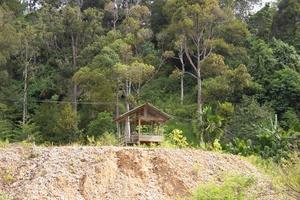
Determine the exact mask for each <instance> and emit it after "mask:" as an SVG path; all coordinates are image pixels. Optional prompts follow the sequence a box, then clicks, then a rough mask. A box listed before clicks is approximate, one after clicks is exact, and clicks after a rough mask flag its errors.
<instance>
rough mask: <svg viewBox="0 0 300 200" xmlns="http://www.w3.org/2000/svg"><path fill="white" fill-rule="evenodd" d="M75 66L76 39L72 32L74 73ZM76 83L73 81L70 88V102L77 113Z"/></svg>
mask: <svg viewBox="0 0 300 200" xmlns="http://www.w3.org/2000/svg"><path fill="white" fill-rule="evenodd" d="M76 68H77V46H76V41H75V38H74V36H73V34H72V69H73V72H74V73H75V71H76ZM77 90H78V89H77V84H76V83H75V82H73V89H72V103H73V109H74V111H75V113H77V104H78V103H77Z"/></svg>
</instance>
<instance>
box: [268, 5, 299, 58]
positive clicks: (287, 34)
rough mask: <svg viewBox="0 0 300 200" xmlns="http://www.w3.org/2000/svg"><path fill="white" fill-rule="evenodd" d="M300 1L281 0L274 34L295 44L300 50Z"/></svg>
mask: <svg viewBox="0 0 300 200" xmlns="http://www.w3.org/2000/svg"><path fill="white" fill-rule="evenodd" d="M299 18H300V2H299V1H298V0H281V1H280V3H279V4H278V11H277V12H276V13H275V16H274V20H273V25H272V28H273V35H274V36H275V37H276V38H279V39H281V40H283V41H284V42H287V43H289V44H290V45H294V46H295V48H296V49H297V51H298V53H299V52H300V22H299Z"/></svg>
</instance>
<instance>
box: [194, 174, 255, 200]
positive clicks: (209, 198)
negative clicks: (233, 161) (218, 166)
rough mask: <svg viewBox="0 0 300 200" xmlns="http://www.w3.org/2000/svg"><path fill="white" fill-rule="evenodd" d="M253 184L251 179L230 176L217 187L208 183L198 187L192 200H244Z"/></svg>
mask: <svg viewBox="0 0 300 200" xmlns="http://www.w3.org/2000/svg"><path fill="white" fill-rule="evenodd" d="M253 183H254V178H253V177H248V176H230V177H227V178H226V179H225V181H224V182H223V183H222V184H220V185H217V184H215V183H208V184H204V185H200V186H199V187H198V188H197V189H196V191H195V192H194V193H193V194H192V198H191V199H192V200H214V199H215V200H217V199H228V200H242V199H245V196H246V195H245V192H246V190H247V188H248V187H249V186H251V185H252V184H253Z"/></svg>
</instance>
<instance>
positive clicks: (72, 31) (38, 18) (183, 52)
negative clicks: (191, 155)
mask: <svg viewBox="0 0 300 200" xmlns="http://www.w3.org/2000/svg"><path fill="white" fill-rule="evenodd" d="M26 2H27V3H26ZM28 2H29V3H28ZM260 2H261V1H259V0H252V1H245V0H221V1H219V0H157V1H150V0H130V1H129V0H101V1H95V0H86V1H77V0H66V1H61V0H55V1H50V0H35V1H18V0H0V27H1V28H0V78H1V82H0V140H6V139H7V140H10V141H12V142H14V141H21V140H29V141H35V142H37V143H48V142H50V143H55V144H66V143H70V142H83V143H84V142H86V141H87V138H89V137H90V136H93V137H101V135H102V134H104V133H105V134H107V133H108V132H110V133H112V134H114V133H115V132H116V130H118V128H119V127H118V125H117V126H115V122H114V121H113V118H114V117H115V116H118V115H120V114H121V113H123V112H125V111H129V110H130V109H132V108H133V107H135V106H137V105H140V104H141V103H143V102H151V103H153V104H155V105H157V106H158V107H160V108H161V109H162V110H164V111H166V112H168V113H169V114H170V115H172V117H173V118H172V120H170V122H169V123H168V124H167V126H166V127H165V132H166V133H168V132H171V131H172V129H174V128H177V129H181V130H182V131H183V134H184V135H185V136H186V137H187V139H188V142H189V143H190V144H192V145H194V146H199V145H200V146H201V145H203V144H206V145H213V144H214V143H216V142H220V145H221V146H222V147H223V148H224V149H226V150H228V151H231V152H234V153H243V154H247V155H248V154H251V153H257V154H260V155H261V156H265V157H276V158H277V157H278V156H279V157H287V156H288V153H289V152H290V151H291V149H295V148H297V147H296V145H297V144H295V143H294V141H295V140H293V139H291V138H295V137H298V136H297V135H299V131H300V128H299V127H300V125H299V124H300V120H299V117H300V54H299V52H300V23H299V19H300V2H299V1H298V0H281V1H279V3H278V4H277V5H273V4H267V5H266V6H265V7H264V8H262V9H261V10H260V11H258V12H256V13H253V12H252V10H253V7H255V5H257V4H258V3H260ZM276 6H277V7H276ZM275 122H276V123H275ZM127 126H128V124H127ZM127 128H128V127H127ZM274 149H275V150H274ZM262 152H264V153H262Z"/></svg>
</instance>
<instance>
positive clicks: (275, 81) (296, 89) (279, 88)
mask: <svg viewBox="0 0 300 200" xmlns="http://www.w3.org/2000/svg"><path fill="white" fill-rule="evenodd" d="M271 78H272V79H271V80H270V81H269V84H268V86H267V87H266V89H267V91H266V96H267V98H268V100H269V101H270V102H271V103H272V104H273V108H274V109H275V110H276V111H277V112H279V113H280V114H281V113H283V112H284V111H287V110H288V108H294V109H295V110H299V109H300V107H299V105H298V100H299V98H300V84H299V83H300V74H299V73H297V72H296V71H294V70H292V69H290V68H284V69H282V70H279V71H276V72H275V73H274V75H273V76H272V77H271Z"/></svg>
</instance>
